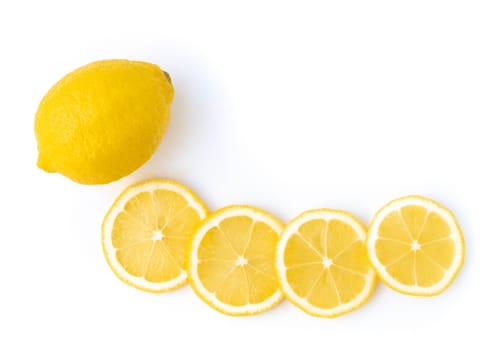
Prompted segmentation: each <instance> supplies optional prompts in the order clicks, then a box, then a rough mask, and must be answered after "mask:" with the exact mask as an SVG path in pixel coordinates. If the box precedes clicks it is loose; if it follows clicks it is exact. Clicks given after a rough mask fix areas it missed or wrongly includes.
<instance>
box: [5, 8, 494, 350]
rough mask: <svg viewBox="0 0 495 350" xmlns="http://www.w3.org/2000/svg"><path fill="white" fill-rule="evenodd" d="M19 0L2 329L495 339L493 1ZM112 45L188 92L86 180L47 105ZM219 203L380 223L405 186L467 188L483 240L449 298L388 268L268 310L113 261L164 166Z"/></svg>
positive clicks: (11, 77)
mask: <svg viewBox="0 0 495 350" xmlns="http://www.w3.org/2000/svg"><path fill="white" fill-rule="evenodd" d="M298 3H299V4H296V2H294V3H292V2H288V1H284V2H273V1H262V2H257V1H246V2H244V3H243V4H241V3H240V2H237V3H236V2H234V1H225V2H219V1H202V2H197V3H192V2H189V1H176V2H167V1H157V2H156V3H151V2H146V1H135V2H125V1H114V2H103V1H89V0H86V1H79V2H77V3H76V2H75V3H69V2H68V1H65V2H60V3H55V2H53V1H46V0H45V1H31V2H25V1H16V2H14V1H4V2H2V3H1V4H0V39H1V41H0V51H1V54H0V117H1V123H2V126H1V129H0V133H1V134H0V142H1V147H0V152H1V164H2V172H1V175H0V176H1V183H2V191H1V193H0V198H1V204H2V206H1V213H2V214H1V224H2V225H1V233H0V237H1V238H0V273H1V274H0V276H1V279H0V281H1V282H0V283H1V287H0V323H1V325H0V348H1V349H42V348H46V349H97V348H107V349H127V348H129V349H180V348H183V347H185V346H188V347H193V346H194V347H195V348H215V349H252V348H268V347H271V348H277V349H283V348H296V347H299V348H304V349H311V348H315V349H339V348H342V349H343V348H345V349H358V348H360V349H362V348H364V347H372V348H376V347H378V346H380V347H381V348H382V349H395V348H400V349H413V348H415V349H418V348H422V349H434V348H447V347H448V346H471V347H472V346H473V345H474V344H484V345H483V346H482V348H486V349H488V348H494V346H495V341H494V338H493V334H490V333H493V319H492V318H493V315H494V313H495V302H494V298H495V293H494V287H495V284H494V278H495V271H494V270H495V262H494V257H495V232H494V215H495V205H494V201H493V198H494V195H495V185H494V179H495V170H494V166H493V164H494V156H493V154H494V149H495V147H494V146H495V138H494V127H493V123H492V120H493V119H494V116H495V100H494V96H495V45H494V44H495V41H494V39H495V20H494V18H495V3H494V2H493V1H476V0H470V1H455V0H450V1H438V0H428V1H422V0H416V1H397V0H394V1H392V0H391V1H380V0H377V1H352V0H350V1H336V2H331V1H321V2H313V1H300V2H298ZM103 58H130V59H140V60H147V61H151V62H154V63H157V64H159V65H160V66H161V67H162V68H163V69H164V70H166V71H168V72H170V74H171V76H172V79H173V82H174V85H175V88H176V98H175V100H174V103H173V110H172V121H171V123H170V126H169V129H168V130H167V132H166V135H165V137H164V139H163V142H162V144H161V146H160V148H159V150H158V151H157V152H156V153H155V155H154V156H153V158H152V159H151V160H150V161H149V162H148V163H147V164H146V165H145V166H143V167H142V168H140V169H139V170H138V171H136V172H135V173H133V174H132V175H130V176H128V177H126V178H124V179H122V180H120V181H118V182H115V183H112V184H110V185H105V186H82V185H78V184H75V183H72V182H70V181H69V180H67V179H65V178H63V177H61V176H59V175H55V174H47V173H44V172H43V171H41V170H39V169H37V168H36V158H37V150H36V142H35V137H34V132H33V120H34V113H35V111H36V109H37V105H38V103H39V101H40V99H41V98H42V96H43V95H44V93H45V92H46V91H47V90H48V89H49V88H50V87H51V85H52V84H54V83H55V82H56V81H57V80H58V79H59V78H61V77H62V76H63V75H64V74H66V73H67V72H69V71H71V70H73V69H74V68H76V67H78V66H81V65H83V64H86V63H88V62H90V61H93V60H97V59H103ZM157 176H159V177H169V178H173V179H177V180H179V181H181V182H183V183H185V184H186V185H188V186H190V187H191V188H193V189H194V190H195V191H196V192H197V193H198V194H199V195H200V196H201V197H202V198H203V199H204V201H205V202H206V203H207V204H208V206H209V207H210V209H212V210H213V209H217V208H219V207H222V206H224V205H227V204H234V203H245V204H252V205H257V206H259V207H262V208H264V209H266V210H268V211H271V212H272V213H274V214H275V215H277V216H279V217H280V218H281V219H282V220H284V221H287V220H289V219H290V218H291V217H293V216H295V215H296V214H298V213H299V212H301V211H303V210H306V209H311V208H318V207H332V208H338V209H344V210H348V211H351V212H353V213H355V214H356V215H357V216H358V217H359V218H360V219H361V220H362V221H363V222H364V223H366V224H367V223H369V220H370V219H371V217H372V215H373V213H374V211H375V210H377V209H378V208H379V207H380V206H381V205H383V204H385V203H386V202H387V201H389V200H391V199H393V198H395V197H398V196H402V195H405V194H411V193H417V194H422V195H425V196H429V197H432V198H433V199H436V200H437V201H439V202H440V203H442V204H444V205H446V206H448V207H450V208H451V209H452V210H453V211H454V212H455V213H456V215H457V218H458V221H459V223H460V225H461V227H462V228H463V231H464V235H465V240H466V245H467V254H466V260H465V264H464V267H463V269H462V270H461V273H460V275H459V276H458V278H457V280H456V281H455V282H454V284H453V285H452V286H451V287H450V288H449V289H448V290H447V291H446V292H445V293H443V294H442V295H440V296H437V297H433V298H418V297H408V296H404V295H401V294H398V293H395V292H393V291H391V290H389V289H387V288H386V287H385V286H383V285H382V284H379V285H378V288H377V290H376V292H375V294H374V296H373V297H372V298H371V300H370V301H369V302H368V303H367V304H366V305H365V306H364V307H363V308H361V309H359V310H357V311H355V312H353V313H351V314H349V315H346V316H343V317H340V318H337V319H319V318H314V317H310V316H307V315H305V314H304V313H303V312H301V311H300V310H299V309H297V308H295V307H294V306H292V305H291V304H289V303H288V302H287V301H284V302H283V303H282V304H281V305H279V306H278V307H276V308H275V309H273V310H271V311H269V312H266V313H264V314H262V315H259V316H256V317H244V318H232V317H228V316H224V315H222V314H219V313H217V312H216V311H213V310H212V309H210V308H209V307H208V306H207V305H205V304H204V303H203V302H201V301H200V300H199V299H198V298H197V297H196V296H195V295H194V294H193V292H192V291H191V289H190V288H189V287H188V286H185V287H183V288H181V289H179V290H177V291H174V292H170V293H167V294H161V295H153V294H148V293H145V292H142V291H139V290H136V289H133V288H131V287H128V286H127V285H124V284H123V283H122V282H120V281H119V280H118V279H117V278H116V277H115V276H114V275H113V273H112V272H111V270H110V269H109V268H108V267H107V265H106V263H105V259H104V257H103V254H102V249H101V243H100V224H101V221H102V218H103V216H104V214H105V212H106V210H107V209H108V208H109V206H110V205H111V203H112V202H113V200H114V199H115V197H116V196H117V195H118V194H119V193H120V192H121V191H122V190H123V189H124V188H125V187H126V186H128V185H130V184H132V183H134V182H137V181H139V180H143V179H147V178H149V177H157Z"/></svg>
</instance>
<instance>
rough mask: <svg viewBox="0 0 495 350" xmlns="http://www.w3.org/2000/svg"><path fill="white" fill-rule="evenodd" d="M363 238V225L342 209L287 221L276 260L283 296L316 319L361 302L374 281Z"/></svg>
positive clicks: (317, 212)
mask: <svg viewBox="0 0 495 350" xmlns="http://www.w3.org/2000/svg"><path fill="white" fill-rule="evenodd" d="M365 240H366V229H365V227H364V226H363V225H362V224H361V223H360V222H359V221H358V220H357V219H356V218H355V217H354V216H352V215H351V214H348V213H346V212H343V211H337V210H331V209H316V210H309V211H306V212H304V213H302V214H301V215H299V216H297V217H296V218H295V219H293V220H292V221H290V222H289V223H288V224H287V226H286V227H285V229H284V231H283V233H282V236H281V238H280V241H279V243H278V245H277V253H276V263H275V265H276V270H277V274H278V277H279V280H280V286H281V289H282V291H283V292H284V294H285V296H286V297H287V299H289V300H290V301H291V302H292V303H293V304H294V305H296V306H297V307H299V308H300V309H301V310H303V311H305V312H306V313H308V314H310V315H313V316H319V317H336V316H339V315H342V314H344V313H347V312H350V311H352V310H354V309H356V308H358V307H359V306H361V305H363V304H364V303H365V302H366V301H367V300H368V298H369V297H370V296H371V294H372V293H373V290H374V288H375V285H376V275H375V272H374V271H373V269H372V267H371V266H370V264H369V262H368V257H367V255H366V247H365Z"/></svg>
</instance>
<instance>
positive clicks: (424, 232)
mask: <svg viewBox="0 0 495 350" xmlns="http://www.w3.org/2000/svg"><path fill="white" fill-rule="evenodd" d="M367 246H368V251H369V256H370V261H371V263H372V265H373V267H374V268H375V269H376V271H377V273H378V275H379V276H380V278H381V279H382V281H383V282H384V283H385V284H387V285H388V286H389V287H391V288H392V289H395V290H396V291H398V292H401V293H405V294H410V295H437V294H440V293H441V292H442V291H444V290H445V289H446V288H447V287H448V286H449V285H450V283H452V281H453V280H454V278H455V276H456V275H457V273H458V272H459V270H460V268H461V265H462V262H463V260H464V249H465V248H464V241H463V237H462V233H461V229H460V227H459V225H458V224H457V221H456V219H455V217H454V215H453V214H452V213H451V212H450V211H449V210H448V209H446V208H444V207H443V206H441V205H440V204H438V203H435V202H434V201H432V200H431V199H428V198H424V197H419V196H408V197H403V198H399V199H396V200H394V201H392V202H390V203H388V204H387V205H385V206H384V207H383V208H381V209H380V210H379V211H378V212H377V213H376V214H375V217H374V219H373V221H372V222H371V225H370V228H369V237H368V242H367Z"/></svg>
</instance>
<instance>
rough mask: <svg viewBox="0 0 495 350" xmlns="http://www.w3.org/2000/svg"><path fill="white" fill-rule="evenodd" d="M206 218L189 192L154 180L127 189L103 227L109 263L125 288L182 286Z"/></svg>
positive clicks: (159, 289)
mask: <svg viewBox="0 0 495 350" xmlns="http://www.w3.org/2000/svg"><path fill="white" fill-rule="evenodd" d="M206 213H207V210H206V207H205V205H204V204H203V202H202V201H201V200H200V199H199V198H198V197H197V196H196V195H195V194H194V193H193V192H192V191H191V190H190V189H188V188H187V187H185V186H184V185H181V184H179V183H178V182H175V181H171V180H162V179H154V180H148V181H144V182H141V183H138V184H135V185H133V186H130V187H129V188H127V189H126V190H125V191H124V192H123V193H122V194H121V195H120V196H119V197H118V198H117V200H116V201H115V203H114V204H113V205H112V207H111V208H110V210H109V211H108V213H107V215H106V216H105V219H104V220H103V225H102V243H103V252H104V254H105V258H106V260H107V262H108V264H109V265H110V267H111V268H112V270H113V272H114V273H115V274H116V275H117V276H118V277H119V278H120V279H121V280H122V281H124V282H126V283H127V284H130V285H132V286H134V287H136V288H139V289H142V290H145V291H149V292H165V291H168V290H171V289H174V288H177V287H179V286H181V285H183V284H184V283H185V282H186V280H187V273H186V270H185V259H186V250H187V246H188V242H189V239H190V236H191V234H192V233H193V231H194V229H195V228H196V226H198V225H199V224H200V222H201V221H202V220H203V219H204V218H205V216H206Z"/></svg>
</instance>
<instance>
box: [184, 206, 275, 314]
mask: <svg viewBox="0 0 495 350" xmlns="http://www.w3.org/2000/svg"><path fill="white" fill-rule="evenodd" d="M282 228H283V224H282V223H281V222H280V221H279V220H278V219H277V218H275V217H274V216H272V215H270V214H268V213H266V212H264V211H262V210H260V209H256V208H253V207H249V206H230V207H226V208H223V209H220V210H218V211H216V212H214V213H213V214H211V215H210V216H209V217H208V218H207V219H206V220H205V221H204V222H203V224H202V225H201V226H200V227H199V229H198V230H197V231H196V233H195V234H194V236H193V239H192V242H191V249H190V251H189V267H188V272H189V279H190V283H191V286H192V287H193V289H194V291H195V292H196V294H197V295H198V296H199V297H200V298H201V299H202V300H203V301H205V302H206V303H208V304H209V305H210V306H211V307H213V308H214V309H216V310H218V311H220V312H222V313H225V314H229V315H253V314H258V313H260V312H263V311H265V310H267V309H269V308H271V307H273V306H275V305H276V304H277V303H278V302H280V300H281V299H282V293H281V292H280V289H279V285H278V282H277V277H276V273H275V267H274V263H273V261H274V257H275V246H276V244H277V241H278V239H279V235H280V233H281V232H282Z"/></svg>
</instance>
